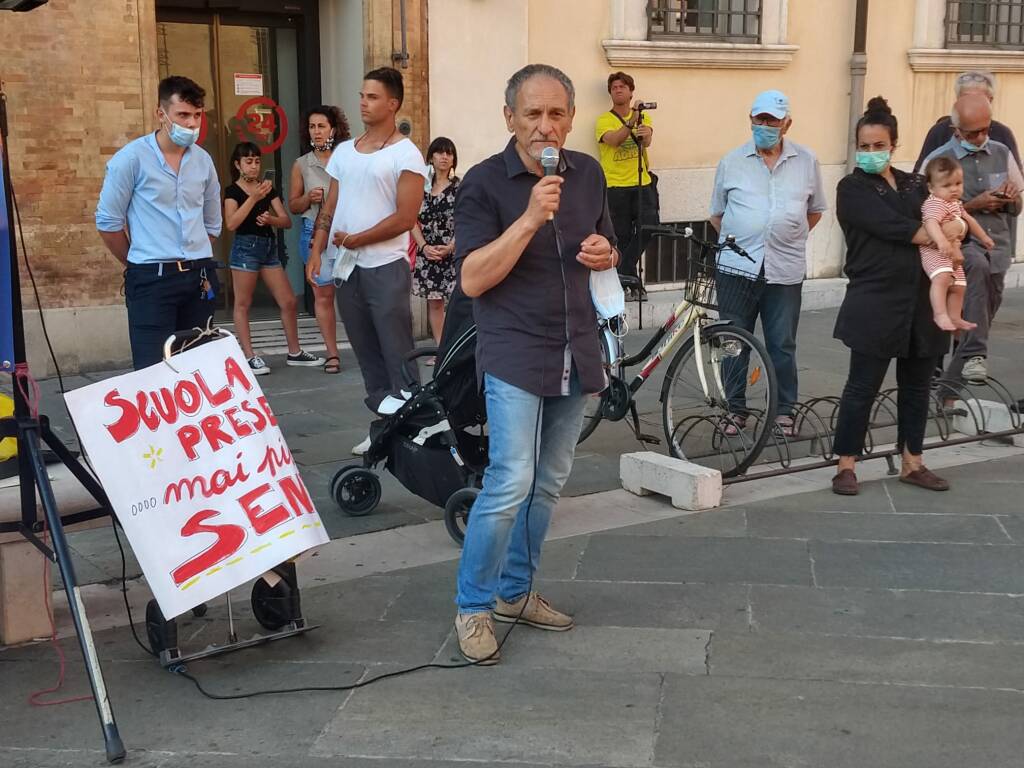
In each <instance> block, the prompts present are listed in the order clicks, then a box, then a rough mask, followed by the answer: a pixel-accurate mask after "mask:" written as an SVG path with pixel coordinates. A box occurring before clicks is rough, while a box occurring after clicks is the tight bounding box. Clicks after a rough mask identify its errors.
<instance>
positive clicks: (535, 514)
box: [455, 371, 586, 613]
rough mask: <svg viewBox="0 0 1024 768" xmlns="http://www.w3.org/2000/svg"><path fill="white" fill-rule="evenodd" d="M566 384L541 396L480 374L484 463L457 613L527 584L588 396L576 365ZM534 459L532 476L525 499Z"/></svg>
mask: <svg viewBox="0 0 1024 768" xmlns="http://www.w3.org/2000/svg"><path fill="white" fill-rule="evenodd" d="M569 391H570V392H571V393H572V394H570V395H568V396H566V397H544V398H541V397H538V396H537V395H532V394H530V393H529V392H526V391H525V390H522V389H519V388H518V387H513V386H512V385H511V384H506V383H505V382H504V381H501V380H500V379H496V378H494V377H493V376H491V375H490V374H485V375H484V395H485V398H486V400H487V423H488V429H489V434H490V440H489V446H490V463H489V464H488V465H487V469H486V470H485V471H484V487H483V490H482V491H481V492H480V495H479V496H478V497H477V499H476V502H475V503H474V504H473V509H472V510H471V511H470V513H469V524H468V526H467V529H466V541H465V543H464V544H463V547H462V559H461V560H460V561H459V576H458V593H457V594H456V596H455V603H456V604H457V605H458V607H459V613H484V612H486V611H490V610H492V609H493V608H494V602H495V601H494V598H495V595H499V596H500V597H501V598H502V599H503V600H506V601H508V602H515V601H516V600H518V599H519V598H520V597H522V596H523V595H525V594H526V592H527V591H528V590H529V588H530V582H531V580H532V577H533V573H534V572H535V571H536V570H537V566H538V565H539V563H540V550H541V546H542V545H543V543H544V536H545V535H546V534H547V531H548V523H549V522H550V521H551V512H552V510H553V509H554V507H555V503H556V502H557V501H558V495H559V493H560V492H561V490H562V486H563V485H565V481H566V479H567V478H568V477H569V471H570V470H571V469H572V461H573V454H574V451H575V448H576V441H577V439H579V436H580V429H581V428H582V426H583V407H584V404H585V402H586V398H584V397H583V395H582V394H581V393H580V387H579V380H578V379H577V377H576V374H575V371H574V372H573V376H572V383H571V386H570V390H569ZM538 409H540V425H539V429H538V418H537V411H538ZM535 436H536V443H535V442H534V439H535ZM535 460H536V461H535ZM535 464H536V470H537V484H536V488H535V489H534V493H533V500H532V503H531V502H530V488H531V486H532V485H533V473H534V466H535ZM527 507H529V509H527ZM527 526H529V531H527ZM527 539H529V542H527Z"/></svg>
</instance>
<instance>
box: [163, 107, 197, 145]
mask: <svg viewBox="0 0 1024 768" xmlns="http://www.w3.org/2000/svg"><path fill="white" fill-rule="evenodd" d="M164 117H165V118H167V125H168V128H167V133H168V135H170V137H171V141H173V142H174V143H175V144H177V145H178V146H179V147H191V146H192V145H193V144H195V143H196V142H197V141H198V140H199V129H198V128H186V127H185V126H183V125H178V124H177V123H176V122H174V121H173V120H171V118H170V117H167V113H166V112H165V113H164Z"/></svg>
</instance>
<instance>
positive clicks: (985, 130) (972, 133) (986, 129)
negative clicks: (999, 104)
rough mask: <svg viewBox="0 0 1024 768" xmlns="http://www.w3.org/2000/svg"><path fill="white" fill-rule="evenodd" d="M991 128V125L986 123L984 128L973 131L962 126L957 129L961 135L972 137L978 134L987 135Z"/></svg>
mask: <svg viewBox="0 0 1024 768" xmlns="http://www.w3.org/2000/svg"><path fill="white" fill-rule="evenodd" d="M991 128H992V126H991V125H986V126H985V127H984V128H978V129H976V130H973V131H965V130H964V129H963V128H960V129H959V131H960V135H961V136H963V137H964V138H965V139H973V138H976V137H978V136H987V135H988V132H989V130H990V129H991Z"/></svg>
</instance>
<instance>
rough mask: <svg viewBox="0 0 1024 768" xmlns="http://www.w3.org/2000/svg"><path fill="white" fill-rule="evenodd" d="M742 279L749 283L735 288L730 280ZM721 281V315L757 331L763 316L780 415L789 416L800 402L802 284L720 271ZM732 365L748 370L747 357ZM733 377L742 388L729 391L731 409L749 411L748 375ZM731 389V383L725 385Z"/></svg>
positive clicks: (719, 288) (719, 301) (719, 295)
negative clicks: (798, 334) (798, 348)
mask: <svg viewBox="0 0 1024 768" xmlns="http://www.w3.org/2000/svg"><path fill="white" fill-rule="evenodd" d="M734 280H742V281H743V283H746V285H742V284H740V285H742V287H741V288H738V289H735V290H734V289H733V288H732V287H731V286H729V283H730V282H731V281H734ZM716 281H717V283H718V315H719V317H721V318H722V319H723V320H731V321H732V322H733V323H734V324H735V325H738V326H740V327H741V328H746V329H747V330H748V331H750V332H753V331H754V324H755V323H756V322H757V317H758V315H760V316H761V330H762V331H764V346H765V349H766V350H767V351H768V357H769V358H770V359H771V361H772V366H773V367H774V368H775V376H776V378H777V379H778V383H779V415H780V416H781V415H785V416H790V415H792V413H793V405H794V404H795V403H796V402H797V397H798V396H799V395H798V391H799V385H798V382H797V372H796V330H797V326H798V325H799V323H800V303H801V299H802V294H801V291H802V290H803V285H802V284H801V283H797V284H796V285H775V284H766V283H763V282H758V283H752V281H750V280H747V279H746V278H744V277H737V276H735V275H725V274H719V275H718V276H717V277H716ZM732 364H733V365H740V366H742V368H743V369H744V370H745V369H746V366H747V361H746V359H745V358H741V359H737V361H735V362H734V363H732ZM727 378H728V379H729V380H731V381H737V382H739V388H740V389H739V391H737V392H732V391H729V392H727V393H726V394H727V396H728V397H729V406H730V410H732V411H733V412H734V413H745V412H746V410H745V409H746V398H745V397H744V394H745V393H744V392H743V391H742V390H743V386H744V382H745V381H746V376H738V375H733V374H732V373H731V372H730V373H729V375H728V376H727ZM726 388H727V389H731V387H728V386H727V387H726Z"/></svg>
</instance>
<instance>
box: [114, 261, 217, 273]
mask: <svg viewBox="0 0 1024 768" xmlns="http://www.w3.org/2000/svg"><path fill="white" fill-rule="evenodd" d="M216 266H217V262H215V261H214V260H213V259H184V260H182V261H150V262H147V263H145V264H134V263H132V262H129V263H128V269H130V270H132V271H140V272H148V273H157V274H164V275H174V274H177V273H178V272H191V271H192V270H195V269H204V268H205V267H216ZM161 268H162V270H163V271H161Z"/></svg>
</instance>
